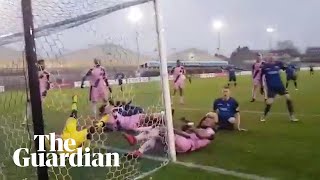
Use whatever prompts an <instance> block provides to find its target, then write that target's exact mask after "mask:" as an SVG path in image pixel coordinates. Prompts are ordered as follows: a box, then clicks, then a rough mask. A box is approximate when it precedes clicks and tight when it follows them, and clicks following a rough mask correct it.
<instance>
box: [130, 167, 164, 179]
mask: <svg viewBox="0 0 320 180" xmlns="http://www.w3.org/2000/svg"><path fill="white" fill-rule="evenodd" d="M163 167H164V166H160V167H157V168H155V169H153V170H151V171H148V172H145V173H141V175H140V176H138V177H136V178H134V180H138V179H143V178H145V177H148V176H150V175H151V174H153V173H155V172H157V171H159V170H160V169H161V168H163Z"/></svg>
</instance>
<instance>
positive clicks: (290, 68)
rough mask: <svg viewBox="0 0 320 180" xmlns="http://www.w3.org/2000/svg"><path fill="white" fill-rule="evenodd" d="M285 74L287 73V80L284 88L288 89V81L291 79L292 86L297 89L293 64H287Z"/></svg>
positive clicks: (295, 70) (295, 69)
mask: <svg viewBox="0 0 320 180" xmlns="http://www.w3.org/2000/svg"><path fill="white" fill-rule="evenodd" d="M286 75H287V82H286V88H287V89H288V86H289V82H290V81H293V82H294V86H295V88H296V90H298V84H297V68H296V66H295V65H293V64H289V65H288V66H287V67H286Z"/></svg>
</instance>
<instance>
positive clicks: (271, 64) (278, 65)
mask: <svg viewBox="0 0 320 180" xmlns="http://www.w3.org/2000/svg"><path fill="white" fill-rule="evenodd" d="M280 70H286V68H285V66H284V65H283V63H282V62H279V61H274V60H273V58H272V56H271V55H269V57H267V61H266V63H264V64H263V66H262V70H261V79H263V77H264V78H265V81H266V88H267V96H268V100H267V102H266V106H265V109H264V114H263V115H262V117H261V119H260V121H266V117H267V115H268V113H269V111H270V109H271V106H272V104H273V101H274V98H275V97H276V95H280V96H285V98H286V102H287V108H288V111H289V115H290V120H291V121H292V122H296V121H298V119H296V118H295V116H294V109H293V103H292V100H291V98H290V95H289V93H288V91H287V90H286V88H285V87H284V85H283V83H282V80H281V74H280ZM262 83H263V82H262V81H261V84H262Z"/></svg>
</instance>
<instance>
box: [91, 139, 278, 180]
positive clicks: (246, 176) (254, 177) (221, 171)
mask: <svg viewBox="0 0 320 180" xmlns="http://www.w3.org/2000/svg"><path fill="white" fill-rule="evenodd" d="M95 146H96V147H99V148H103V149H107V150H108V149H109V150H113V151H116V152H120V153H129V152H130V151H128V150H125V149H120V148H115V147H111V146H104V145H99V144H96V145H95ZM142 158H146V159H150V160H154V161H161V162H166V161H169V159H168V158H163V157H155V156H150V155H143V156H142ZM172 163H173V164H177V165H181V166H185V167H187V168H193V169H199V170H203V171H206V172H211V173H218V174H223V175H227V176H233V177H237V178H242V179H250V180H273V179H274V178H270V177H263V176H259V175H256V174H248V173H242V172H238V171H232V170H227V169H223V168H218V167H214V166H204V165H200V164H194V163H188V162H182V161H176V162H172ZM162 167H164V166H163V165H161V166H160V167H158V168H155V169H153V170H151V171H148V172H146V173H142V174H141V175H140V176H138V177H136V178H135V179H142V178H145V177H147V176H150V175H151V174H153V173H155V172H156V171H158V170H159V169H161V168H162Z"/></svg>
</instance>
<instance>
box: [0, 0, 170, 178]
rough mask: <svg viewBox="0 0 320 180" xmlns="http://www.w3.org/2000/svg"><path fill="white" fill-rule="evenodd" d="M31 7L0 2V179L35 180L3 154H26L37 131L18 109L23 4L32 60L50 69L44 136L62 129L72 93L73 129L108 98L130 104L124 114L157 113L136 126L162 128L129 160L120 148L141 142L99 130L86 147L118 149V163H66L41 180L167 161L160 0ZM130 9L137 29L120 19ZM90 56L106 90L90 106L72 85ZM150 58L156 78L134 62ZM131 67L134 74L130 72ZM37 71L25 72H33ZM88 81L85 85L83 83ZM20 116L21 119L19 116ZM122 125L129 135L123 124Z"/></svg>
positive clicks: (121, 173)
mask: <svg viewBox="0 0 320 180" xmlns="http://www.w3.org/2000/svg"><path fill="white" fill-rule="evenodd" d="M22 1H23V0H22ZM31 4H32V7H22V6H23V5H21V2H20V1H9V0H8V1H7V0H6V1H1V2H0V6H1V7H3V8H2V10H0V15H1V16H2V17H3V18H4V21H3V23H2V24H3V25H2V26H0V27H1V29H0V50H3V51H1V52H6V53H3V54H5V55H1V54H0V58H1V59H2V62H0V71H1V72H3V74H2V75H3V77H0V85H1V86H3V87H4V89H5V92H0V104H1V105H0V112H1V116H0V123H1V124H2V125H1V126H0V150H1V152H3V153H2V154H1V155H0V179H39V178H41V177H39V171H38V175H37V173H36V172H37V170H36V168H24V169H23V168H19V167H16V166H15V165H14V164H13V163H12V160H11V158H8V157H11V156H12V154H13V152H14V150H16V149H19V148H22V147H25V148H29V149H30V150H31V151H34V150H35V148H34V146H35V142H33V134H35V131H36V132H37V131H38V130H39V129H37V128H39V127H36V128H35V129H37V130H35V129H34V128H33V125H34V124H36V123H33V121H32V116H31V115H30V112H28V110H26V107H25V104H26V101H27V100H29V94H30V88H31V87H35V86H32V85H31V86H30V84H29V83H28V82H27V79H28V77H29V76H30V72H28V73H27V72H26V69H27V67H26V66H27V65H28V63H26V59H25V58H24V57H22V58H21V54H24V52H26V48H25V41H26V40H25V37H24V36H25V34H24V29H23V26H22V24H23V23H24V21H23V18H22V17H23V16H22V10H23V8H31V9H32V11H33V25H34V31H33V32H32V33H33V34H34V38H33V40H34V43H35V48H34V51H35V53H36V56H37V58H36V60H40V59H43V60H44V62H45V70H46V71H47V72H48V73H49V74H50V88H49V89H48V91H47V92H46V95H45V96H44V97H42V98H41V103H39V104H41V105H40V106H39V107H42V110H41V114H43V122H44V128H43V130H44V133H45V134H48V133H52V132H56V133H60V132H61V131H62V130H63V127H64V124H65V123H66V119H67V118H68V117H69V114H70V111H71V105H70V103H71V97H72V96H73V95H78V97H79V100H78V111H79V112H78V114H79V117H78V118H77V120H78V126H79V127H78V128H85V127H88V126H94V125H95V124H96V123H97V122H98V121H99V119H98V118H97V117H95V116H96V114H94V113H93V112H94V111H98V110H99V109H98V108H99V107H100V106H102V105H106V106H108V105H110V101H114V102H119V103H120V104H121V103H128V102H130V104H129V106H130V108H132V109H129V110H128V111H132V112H138V114H143V115H146V116H147V117H149V116H150V117H152V116H153V115H156V114H157V115H159V114H161V115H162V116H160V118H155V119H156V121H155V122H153V121H150V120H149V121H147V122H142V121H141V122H140V124H139V128H140V127H143V126H149V127H151V126H153V127H154V126H156V127H161V128H163V129H164V131H163V132H162V133H163V134H161V135H159V138H158V139H157V140H159V142H157V144H156V146H155V147H154V148H153V149H149V150H148V151H147V152H146V153H145V154H143V155H142V156H141V157H134V158H132V157H131V156H129V155H128V153H129V154H130V153H131V152H134V151H135V150H137V149H138V148H139V147H140V146H141V145H142V144H143V143H144V142H145V141H144V142H139V143H138V144H136V145H134V146H130V144H129V143H128V142H127V141H126V140H125V138H123V137H122V133H121V131H120V130H113V131H112V132H110V131H109V130H108V129H106V128H105V129H102V130H100V131H97V132H95V133H94V134H93V135H92V139H91V144H90V149H91V152H93V153H96V152H99V153H104V152H110V151H111V152H117V153H119V154H120V156H121V157H120V167H112V168H74V167H71V166H69V165H67V166H66V167H59V168H48V175H49V179H56V180H60V179H62V180H68V179H79V178H81V179H90V178H91V179H92V178H93V179H117V180H122V179H139V178H143V177H145V176H148V175H150V174H151V173H154V172H156V171H157V170H159V169H160V168H161V167H163V166H165V165H167V164H168V163H169V162H175V161H176V150H175V142H174V127H173V120H172V118H173V117H172V107H171V96H170V84H169V73H168V67H167V52H166V51H167V50H166V48H167V47H166V41H165V33H164V28H163V22H162V21H163V16H162V12H161V11H162V8H161V4H162V0H53V1H43V0H31ZM24 5H26V4H24ZM132 7H138V8H139V9H141V12H142V13H143V19H142V21H143V23H141V24H139V26H138V25H136V26H132V23H131V24H130V23H129V22H126V20H125V19H126V18H125V17H127V14H128V11H129V10H130V8H132ZM24 15H25V14H24ZM31 19H32V18H31ZM32 33H31V34H32ZM137 35H139V37H137ZM29 38H30V37H29ZM137 51H138V52H137ZM29 52H30V49H29ZM26 56H28V55H26ZM29 58H30V57H29ZM94 59H99V60H100V61H101V66H103V67H104V68H105V69H106V77H107V79H108V83H109V87H110V90H108V93H107V95H106V97H108V98H109V99H108V101H109V102H103V101H98V102H94V104H93V103H92V100H91V96H90V98H89V94H90V93H91V90H90V88H88V87H86V86H85V87H84V88H80V86H81V81H82V77H83V76H84V75H85V74H86V72H88V70H90V69H91V68H92V67H93V60H94ZM151 59H157V60H158V61H159V62H160V69H159V71H160V76H156V77H154V76H152V77H150V76H149V75H148V74H147V73H145V72H143V69H140V65H141V64H144V63H146V62H148V61H150V60H151ZM13 62H14V63H13ZM137 69H138V70H139V74H141V77H140V75H139V77H138V76H136V75H135V74H136V73H135V72H136V71H137ZM29 71H30V69H29ZM38 71H40V70H37V72H36V70H33V71H32V72H33V73H34V74H38V73H39V72H38ZM43 71H44V70H43V69H42V70H41V73H42V72H43ZM34 74H33V75H34ZM118 74H124V76H125V77H124V78H123V79H121V78H120V79H121V81H123V82H122V84H121V85H120V79H119V76H118ZM29 82H30V81H29ZM30 83H31V84H32V83H33V82H32V81H31V82H30ZM89 84H90V83H89V82H87V81H86V82H85V85H89ZM120 87H121V89H120ZM39 89H40V88H39ZM109 91H110V92H109ZM33 92H35V91H33ZM41 96H42V95H41ZM32 97H34V95H33V96H31V99H32ZM40 109H41V108H40ZM93 109H94V110H93ZM124 109H125V108H124ZM126 111H127V110H126ZM33 112H35V109H33ZM163 112H165V114H163ZM121 115H122V114H121ZM123 116H124V115H123ZM26 118H29V119H27V121H24V120H25V119H26ZM152 123H154V124H152ZM121 130H123V129H121ZM124 130H125V132H128V133H133V134H134V133H136V132H132V130H131V129H124Z"/></svg>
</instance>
